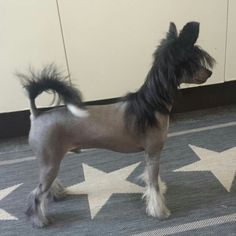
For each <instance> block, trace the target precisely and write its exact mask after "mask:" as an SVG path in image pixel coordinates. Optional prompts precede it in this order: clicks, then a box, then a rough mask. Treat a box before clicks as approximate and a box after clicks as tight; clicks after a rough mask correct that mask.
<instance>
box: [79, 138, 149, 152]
mask: <svg viewBox="0 0 236 236" xmlns="http://www.w3.org/2000/svg"><path fill="white" fill-rule="evenodd" d="M75 146H77V147H79V148H81V149H90V148H102V149H108V150H112V151H115V152H122V153H135V152H141V151H143V150H144V149H143V147H141V146H140V145H138V144H137V143H133V142H132V141H131V142H130V141H128V140H124V139H123V140H118V139H116V138H101V139H98V140H96V139H93V140H83V141H81V142H79V143H77V144H76V145H75Z"/></svg>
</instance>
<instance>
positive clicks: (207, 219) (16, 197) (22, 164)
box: [0, 107, 236, 236]
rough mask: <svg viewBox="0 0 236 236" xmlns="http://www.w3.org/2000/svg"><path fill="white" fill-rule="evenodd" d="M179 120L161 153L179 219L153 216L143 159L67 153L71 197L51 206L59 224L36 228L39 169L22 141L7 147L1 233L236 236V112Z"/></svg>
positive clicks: (0, 165)
mask: <svg viewBox="0 0 236 236" xmlns="http://www.w3.org/2000/svg"><path fill="white" fill-rule="evenodd" d="M184 117H185V115H182V116H180V117H177V119H176V120H175V122H173V123H171V126H170V132H169V137H168V140H167V142H166V144H165V147H164V150H163V152H162V155H161V176H162V179H163V181H165V182H166V184H167V186H168V190H167V193H166V204H167V206H168V208H169V209H170V210H171V212H172V215H171V217H170V218H169V219H167V220H164V221H159V220H158V219H156V218H152V217H150V216H147V215H146V212H145V204H144V201H143V200H142V192H143V191H144V185H143V183H142V182H140V180H139V179H138V177H139V176H140V174H142V172H143V169H144V166H145V162H144V153H136V154H120V153H115V152H111V151H107V150H96V149H93V150H84V151H82V152H81V153H79V154H73V153H68V154H67V156H66V157H65V159H64V160H63V162H62V165H61V170H60V174H59V178H60V180H61V182H62V183H63V184H64V185H65V186H66V187H67V190H68V193H69V195H68V196H67V197H66V198H65V199H63V200H61V201H58V202H50V203H49V212H48V214H49V215H50V217H52V218H53V219H54V223H53V224H52V225H51V226H49V227H48V228H47V229H35V228H32V226H31V225H30V223H29V222H28V221H27V219H26V217H25V215H24V211H25V209H26V200H27V195H28V193H29V192H30V191H31V190H33V189H34V188H35V187H36V185H37V179H38V164H37V160H36V158H35V157H34V155H33V153H32V152H31V150H30V148H29V147H28V145H27V144H26V143H25V142H24V141H22V140H20V139H19V140H18V139H17V140H12V141H8V142H5V143H4V142H3V143H2V144H0V176H1V178H0V236H2V235H44V236H45V235H82V236H83V235H115V236H116V235H122V236H123V235H181V236H182V235H183V236H184V235H186V236H187V235H225V236H227V235H236V180H235V173H236V107H233V108H231V109H230V110H227V111H224V112H223V111H218V110H213V111H212V110H211V111H210V112H205V113H204V112H198V113H191V114H187V115H186V118H184Z"/></svg>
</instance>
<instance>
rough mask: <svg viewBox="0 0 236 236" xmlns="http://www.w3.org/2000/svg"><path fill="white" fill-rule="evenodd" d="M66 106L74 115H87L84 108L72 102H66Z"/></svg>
mask: <svg viewBox="0 0 236 236" xmlns="http://www.w3.org/2000/svg"><path fill="white" fill-rule="evenodd" d="M66 106H67V108H68V109H69V111H70V112H71V113H72V114H73V115H74V116H77V117H81V118H82V117H88V116H89V113H88V112H87V111H86V110H83V109H81V108H79V107H77V106H75V105H73V104H67V105H66Z"/></svg>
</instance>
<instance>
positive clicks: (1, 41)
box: [0, 0, 66, 113]
mask: <svg viewBox="0 0 236 236" xmlns="http://www.w3.org/2000/svg"><path fill="white" fill-rule="evenodd" d="M0 32H1V36H0V62H1V63H0V72H1V77H0V82H1V86H0V113H1V112H9V111H15V110H22V109H27V108H28V100H27V99H26V96H24V94H23V89H22V88H21V85H20V83H19V80H18V79H17V78H16V76H15V72H17V71H19V72H25V71H26V70H27V69H28V67H29V66H30V65H32V66H33V67H35V68H40V67H41V66H42V65H45V64H47V63H51V62H55V63H57V64H59V65H61V66H62V68H64V69H66V62H65V53H64V48H63V43H62V36H61V31H60V24H59V19H58V12H57V4H56V1H55V0H40V1H39V0H0ZM50 101H51V100H49V99H48V98H47V99H46V98H45V99H42V98H41V99H40V102H39V103H40V104H41V105H46V104H49V103H50Z"/></svg>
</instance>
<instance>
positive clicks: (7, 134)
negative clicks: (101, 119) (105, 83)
mask: <svg viewBox="0 0 236 236" xmlns="http://www.w3.org/2000/svg"><path fill="white" fill-rule="evenodd" d="M119 99H120V98H111V99H104V100H97V101H89V102H86V103H85V104H86V105H104V104H111V103H115V102H117V101H119ZM230 104H236V81H230V82H225V83H221V84H214V85H207V86H202V87H195V88H187V89H181V90H179V91H178V93H177V96H176V99H175V102H174V106H173V110H172V112H173V113H180V112H186V111H194V110H199V109H207V108H213V107H217V106H225V105H230ZM29 115H30V113H29V111H28V110H26V111H17V112H10V113H2V114H0V139H3V138H12V137H20V136H25V135H27V134H28V132H29V128H30V119H29Z"/></svg>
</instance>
